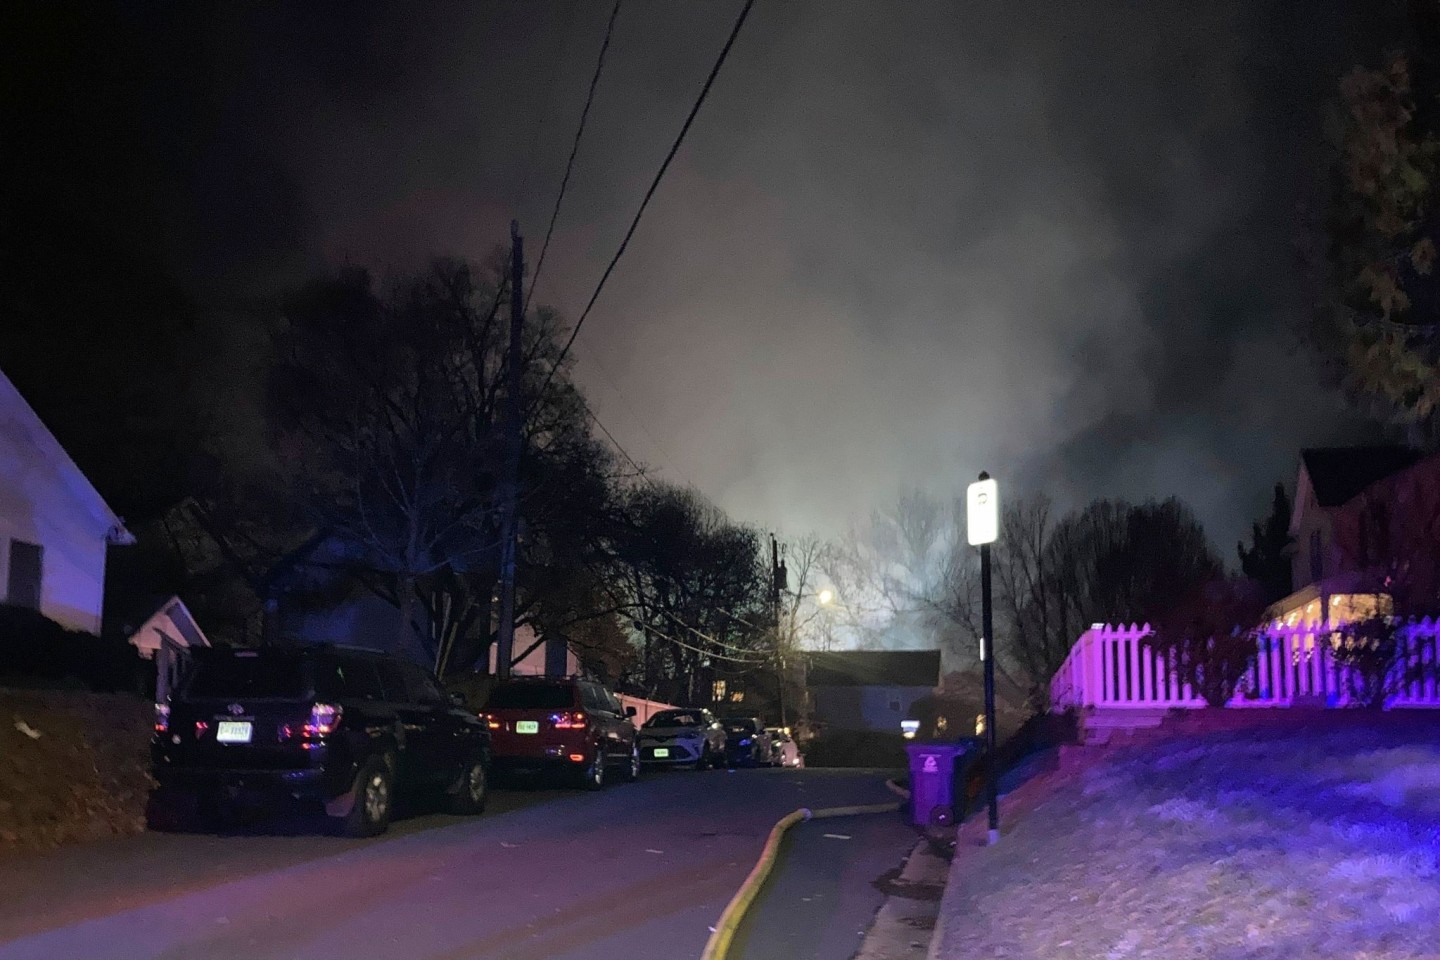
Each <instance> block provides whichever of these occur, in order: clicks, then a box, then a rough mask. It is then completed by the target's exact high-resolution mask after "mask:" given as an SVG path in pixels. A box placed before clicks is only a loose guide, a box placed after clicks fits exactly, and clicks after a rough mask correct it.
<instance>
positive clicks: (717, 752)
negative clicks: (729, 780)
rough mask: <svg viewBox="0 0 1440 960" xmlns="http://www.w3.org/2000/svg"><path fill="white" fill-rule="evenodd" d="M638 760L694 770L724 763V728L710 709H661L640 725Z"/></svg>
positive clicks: (654, 764) (648, 764)
mask: <svg viewBox="0 0 1440 960" xmlns="http://www.w3.org/2000/svg"><path fill="white" fill-rule="evenodd" d="M640 762H641V763H643V764H646V765H647V766H657V767H683V766H693V767H694V768H695V769H696V770H705V769H707V768H709V767H723V766H724V765H725V728H724V727H722V726H720V723H719V721H717V720H716V719H715V716H714V714H712V713H711V712H710V711H709V710H700V709H694V710H690V709H684V710H661V711H660V712H659V713H656V714H654V715H653V716H651V717H650V719H649V720H646V721H645V723H644V725H643V726H641V728H640Z"/></svg>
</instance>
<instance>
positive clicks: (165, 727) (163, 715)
mask: <svg viewBox="0 0 1440 960" xmlns="http://www.w3.org/2000/svg"><path fill="white" fill-rule="evenodd" d="M169 729H170V704H168V703H157V704H155V732H156V733H166V732H168V731H169Z"/></svg>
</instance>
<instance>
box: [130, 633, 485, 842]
mask: <svg viewBox="0 0 1440 960" xmlns="http://www.w3.org/2000/svg"><path fill="white" fill-rule="evenodd" d="M151 752H152V760H153V767H154V773H155V779H156V781H157V782H158V783H159V784H160V786H161V788H162V789H163V790H166V791H169V792H170V793H171V796H172V798H173V795H174V794H175V793H177V792H183V793H188V794H191V795H192V796H194V798H195V799H196V800H197V801H198V802H199V809H200V810H201V811H202V812H203V813H205V814H206V815H207V819H210V820H212V821H213V822H216V823H217V824H224V823H225V822H227V821H229V820H230V819H232V818H233V816H234V814H235V812H236V810H237V808H238V806H239V805H240V804H241V803H242V802H243V801H246V800H250V799H267V800H275V799H290V800H311V801H315V800H318V801H320V802H321V803H323V804H324V807H325V812H326V814H327V815H329V816H330V817H331V818H332V819H333V821H334V822H335V824H336V825H337V826H338V827H339V829H340V830H341V831H342V832H344V833H345V834H348V835H351V836H372V835H374V834H378V833H383V832H384V831H385V829H386V827H387V826H388V825H389V822H390V815H391V811H392V807H393V800H394V796H395V794H396V792H397V791H405V790H433V791H436V792H437V793H443V794H444V796H445V797H446V798H447V799H448V801H449V805H450V808H451V809H452V810H453V811H454V812H456V813H461V814H475V813H479V812H481V811H482V810H483V809H484V807H485V799H486V795H487V792H488V789H489V782H490V776H489V770H490V735H489V732H488V731H487V730H486V729H485V725H484V724H483V723H482V722H480V720H479V719H478V718H477V717H475V715H474V714H473V713H470V712H469V711H467V710H464V709H462V708H461V707H460V706H459V705H458V704H457V703H456V702H455V701H453V700H452V699H451V697H449V696H447V695H446V693H445V690H444V688H442V687H441V686H440V684H439V682H438V681H437V680H436V679H435V677H434V676H433V675H432V674H431V673H429V672H428V671H427V670H425V669H424V668H423V667H421V666H418V665H417V664H414V663H410V662H408V661H404V660H400V659H397V658H395V657H390V656H386V655H384V654H380V653H374V652H370V651H363V650H354V649H349V648H345V647H337V646H313V647H267V648H264V649H260V650H224V649H197V650H196V651H195V652H194V662H193V666H192V669H190V671H189V672H188V674H187V675H186V677H185V678H184V680H183V681H182V682H181V684H180V685H179V687H178V688H177V690H176V692H175V693H173V694H172V696H171V699H170V702H169V703H161V704H156V715H155V734H154V737H153V738H152V741H151Z"/></svg>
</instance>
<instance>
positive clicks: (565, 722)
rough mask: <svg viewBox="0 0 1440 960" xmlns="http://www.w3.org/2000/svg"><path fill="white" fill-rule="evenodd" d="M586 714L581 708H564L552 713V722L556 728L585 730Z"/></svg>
mask: <svg viewBox="0 0 1440 960" xmlns="http://www.w3.org/2000/svg"><path fill="white" fill-rule="evenodd" d="M585 719H586V718H585V714H584V713H583V712H581V711H579V710H562V711H561V712H560V713H552V714H550V722H551V723H552V724H554V725H555V729H556V730H584V729H585Z"/></svg>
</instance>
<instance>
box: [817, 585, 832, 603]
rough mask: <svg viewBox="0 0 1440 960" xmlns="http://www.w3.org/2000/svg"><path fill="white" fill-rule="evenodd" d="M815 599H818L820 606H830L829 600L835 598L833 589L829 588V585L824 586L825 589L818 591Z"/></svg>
mask: <svg viewBox="0 0 1440 960" xmlns="http://www.w3.org/2000/svg"><path fill="white" fill-rule="evenodd" d="M815 599H817V600H819V601H820V606H822V607H828V606H830V602H831V601H832V600H834V599H835V591H834V590H831V589H830V588H829V587H826V588H825V589H823V590H821V591H820V593H819V594H818V595H817V596H816V597H815Z"/></svg>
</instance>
